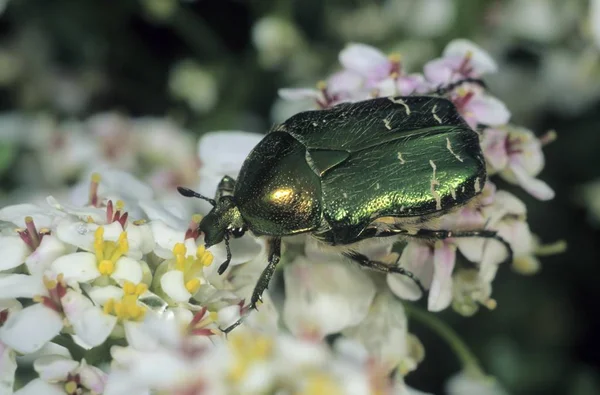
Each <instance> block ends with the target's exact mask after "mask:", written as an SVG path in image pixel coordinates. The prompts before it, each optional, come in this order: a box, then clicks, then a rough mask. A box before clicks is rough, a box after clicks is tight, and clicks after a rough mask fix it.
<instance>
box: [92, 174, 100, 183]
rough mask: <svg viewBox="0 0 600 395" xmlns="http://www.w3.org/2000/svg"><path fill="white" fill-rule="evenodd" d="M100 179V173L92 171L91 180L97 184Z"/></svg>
mask: <svg viewBox="0 0 600 395" xmlns="http://www.w3.org/2000/svg"><path fill="white" fill-rule="evenodd" d="M100 180H102V177H101V176H100V173H92V182H93V183H95V184H98V183H99V182H100Z"/></svg>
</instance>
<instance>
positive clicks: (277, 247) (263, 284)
mask: <svg viewBox="0 0 600 395" xmlns="http://www.w3.org/2000/svg"><path fill="white" fill-rule="evenodd" d="M268 243H269V263H268V265H267V267H265V268H264V270H263V271H262V273H261V274H260V277H259V278H258V282H257V283H256V285H255V286H254V290H253V291H252V296H251V297H250V304H249V305H248V308H247V312H250V311H252V310H256V304H257V303H258V302H261V301H262V294H263V292H264V291H265V290H266V289H267V288H268V287H269V282H270V281H271V277H273V274H274V273H275V269H276V268H277V265H278V264H279V260H280V258H281V239H280V238H272V239H270V240H269V241H268ZM246 315H247V313H246V314H244V315H242V317H240V318H239V319H238V320H237V321H236V322H234V323H233V324H231V325H230V326H228V327H227V328H225V329H222V331H223V332H224V333H229V332H231V331H232V330H233V329H234V328H236V327H237V326H239V325H240V324H241V323H242V322H243V321H244V319H245V318H246Z"/></svg>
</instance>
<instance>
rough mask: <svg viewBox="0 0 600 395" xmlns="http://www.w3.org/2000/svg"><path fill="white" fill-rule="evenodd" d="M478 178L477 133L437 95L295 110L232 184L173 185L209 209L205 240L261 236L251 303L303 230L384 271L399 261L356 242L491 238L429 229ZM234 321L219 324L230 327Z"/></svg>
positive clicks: (478, 186)
mask: <svg viewBox="0 0 600 395" xmlns="http://www.w3.org/2000/svg"><path fill="white" fill-rule="evenodd" d="M485 181H486V166H485V160H484V157H483V154H482V152H481V148H480V145H479V136H478V134H477V132H475V131H474V130H472V129H471V128H470V127H469V126H468V125H467V124H466V123H465V122H464V120H463V119H462V118H461V116H460V115H459V113H458V111H457V110H456V108H455V107H454V105H453V104H452V102H451V101H449V100H447V99H445V98H442V97H437V96H435V97H434V96H410V97H390V98H377V99H372V100H366V101H361V102H354V103H343V104H339V105H337V106H334V107H332V108H329V109H325V110H317V111H307V112H302V113H299V114H296V115H294V116H292V117H291V118H289V119H288V120H287V121H285V122H284V123H283V124H281V125H278V126H276V127H274V128H273V129H272V130H271V131H270V132H269V133H268V134H267V135H266V136H265V137H264V139H263V140H262V141H261V142H260V143H259V144H258V145H257V146H256V147H255V148H254V149H253V150H252V152H251V153H250V154H249V156H248V157H247V159H246V160H245V162H244V164H243V165H242V168H241V170H240V174H239V177H238V179H237V181H235V180H233V179H232V178H231V177H227V176H226V177H224V178H223V180H222V181H221V183H220V184H219V186H218V188H217V193H216V198H215V199H214V200H213V199H210V198H207V197H204V196H202V195H200V194H198V193H196V192H194V191H192V190H190V189H187V188H182V187H180V188H179V192H180V193H181V194H182V195H184V196H189V197H198V198H201V199H205V200H207V201H209V202H210V203H211V204H212V205H213V206H214V208H213V209H212V210H211V211H210V213H208V215H206V217H204V218H203V219H202V221H201V223H200V230H201V231H202V232H203V233H204V240H205V245H206V247H207V248H208V247H210V246H212V245H215V244H217V243H220V242H222V241H225V243H226V246H227V255H228V256H227V260H226V261H225V262H224V263H223V264H222V265H221V266H220V267H219V273H220V274H222V273H223V272H224V271H225V270H226V269H227V266H228V264H229V262H230V259H231V253H230V251H229V238H230V237H240V236H242V235H243V234H244V232H246V231H247V230H249V231H251V232H252V233H253V234H254V235H256V236H264V237H267V239H268V245H269V254H268V260H269V263H268V265H267V267H266V268H265V269H264V271H263V273H262V275H261V277H260V279H259V281H258V283H257V285H256V287H255V289H254V292H253V294H252V298H251V300H250V307H251V308H255V306H256V303H257V302H258V301H260V298H261V295H262V293H263V291H264V290H265V289H266V288H267V286H268V284H269V281H270V279H271V276H272V275H273V273H274V271H275V267H276V265H277V264H278V262H279V257H280V251H281V238H282V237H285V236H292V235H296V234H299V233H310V234H311V235H312V236H313V237H315V238H316V239H318V240H319V241H320V242H322V243H324V244H326V245H331V246H341V247H342V251H343V253H344V255H346V256H347V257H348V258H350V259H352V260H354V261H356V262H357V263H359V264H360V265H362V266H366V267H369V268H372V269H375V270H379V271H383V272H395V273H401V274H405V275H407V276H409V277H411V278H413V280H414V281H415V282H416V283H417V284H418V285H419V287H420V288H421V289H422V290H423V287H422V286H421V284H420V282H419V281H418V279H416V277H414V276H413V275H412V273H410V272H408V271H405V270H404V269H402V268H401V267H398V266H397V265H396V266H390V265H386V264H384V263H381V262H376V261H371V260H369V258H367V257H366V256H364V255H362V254H359V253H357V252H356V251H354V250H353V246H355V245H356V243H359V242H361V241H363V240H367V239H372V238H375V237H389V236H398V235H402V234H404V235H407V236H410V237H418V238H427V239H443V238H448V237H489V238H496V239H498V240H499V241H501V242H502V243H503V244H504V245H506V246H508V245H507V243H506V242H505V241H504V240H502V239H501V238H500V237H498V236H497V235H496V233H495V232H493V231H489V230H479V231H468V232H467V231H463V232H453V231H450V230H434V229H430V228H428V225H430V224H431V221H432V220H434V219H435V218H437V217H439V216H441V215H443V214H447V213H448V212H451V211H452V210H454V209H456V208H458V207H461V206H463V205H465V204H466V203H468V202H469V201H470V200H471V199H473V198H474V197H475V196H477V195H478V194H479V193H480V192H481V190H482V188H483V185H484V183H485ZM237 324H239V322H238V323H236V324H235V325H234V326H232V327H230V328H227V329H226V330H225V331H229V330H231V329H232V328H233V327H235V326H236V325H237Z"/></svg>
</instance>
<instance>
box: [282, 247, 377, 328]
mask: <svg viewBox="0 0 600 395" xmlns="http://www.w3.org/2000/svg"><path fill="white" fill-rule="evenodd" d="M284 278H285V284H286V299H285V302H284V307H283V319H284V322H285V323H286V325H287V327H288V328H289V329H290V331H291V332H292V333H294V334H296V335H309V334H310V335H312V336H325V335H327V334H331V333H336V332H339V331H340V330H342V329H344V328H346V327H348V326H353V325H356V324H358V323H359V322H360V321H361V320H362V319H364V317H365V316H366V314H367V313H368V310H369V306H370V304H371V301H372V300H373V297H374V296H375V285H374V284H373V281H372V280H371V279H370V278H369V276H368V275H367V274H366V273H365V272H363V271H361V270H360V269H359V268H357V267H356V266H352V265H349V264H348V263H347V262H345V261H337V262H336V261H330V262H323V263H315V262H311V261H309V260H308V259H306V258H305V257H303V256H300V257H298V258H296V260H295V261H294V262H293V263H292V264H290V265H288V266H286V267H285V268H284Z"/></svg>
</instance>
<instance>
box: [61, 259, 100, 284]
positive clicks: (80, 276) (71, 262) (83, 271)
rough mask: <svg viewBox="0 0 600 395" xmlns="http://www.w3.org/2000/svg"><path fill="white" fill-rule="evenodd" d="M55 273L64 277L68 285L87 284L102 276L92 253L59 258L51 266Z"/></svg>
mask: <svg viewBox="0 0 600 395" xmlns="http://www.w3.org/2000/svg"><path fill="white" fill-rule="evenodd" d="M50 267H51V269H52V271H53V272H54V273H57V274H60V273H62V274H63V275H64V280H65V282H66V283H67V284H69V285H71V284H75V283H80V282H82V283H85V282H90V281H92V280H95V279H96V278H98V277H99V276H100V272H99V271H98V267H97V264H96V256H95V255H94V254H92V253H90V252H75V253H73V254H69V255H63V256H61V257H59V258H57V259H56V260H55V261H54V262H52V265H50Z"/></svg>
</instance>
